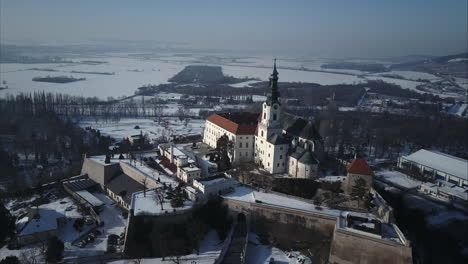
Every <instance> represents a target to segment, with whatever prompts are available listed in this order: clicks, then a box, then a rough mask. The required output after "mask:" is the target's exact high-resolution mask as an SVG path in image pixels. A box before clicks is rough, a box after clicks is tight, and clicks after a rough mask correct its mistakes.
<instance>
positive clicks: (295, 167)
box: [203, 60, 323, 178]
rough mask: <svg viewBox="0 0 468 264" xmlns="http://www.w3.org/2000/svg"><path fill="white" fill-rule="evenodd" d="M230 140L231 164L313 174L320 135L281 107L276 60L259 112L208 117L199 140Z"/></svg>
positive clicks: (306, 175) (212, 142)
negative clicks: (250, 164) (231, 144)
mask: <svg viewBox="0 0 468 264" xmlns="http://www.w3.org/2000/svg"><path fill="white" fill-rule="evenodd" d="M224 135H226V136H228V138H229V139H230V140H231V141H232V143H233V151H232V153H230V154H231V160H232V162H233V163H237V164H238V163H243V162H254V163H255V164H257V165H258V166H259V167H260V168H262V169H264V170H265V171H267V172H269V173H271V174H281V173H286V174H288V175H289V176H290V177H294V178H314V177H316V176H317V168H318V164H319V161H318V159H317V157H318V156H320V155H321V153H322V147H323V144H322V138H321V136H320V135H319V133H318V132H317V130H316V128H315V126H314V125H313V124H312V122H311V121H307V120H304V119H302V118H298V117H295V116H292V115H290V114H287V113H285V112H283V111H282V109H281V102H280V93H279V90H278V71H277V69H276V60H275V63H274V66H273V73H272V74H271V76H270V82H269V91H268V94H267V99H266V101H265V102H264V103H263V104H262V112H261V113H249V112H238V113H222V114H213V115H211V116H209V117H208V119H207V121H206V124H205V131H204V136H203V142H204V143H206V144H208V145H209V146H210V147H213V148H215V147H216V144H217V141H218V139H219V138H220V137H222V136H224Z"/></svg>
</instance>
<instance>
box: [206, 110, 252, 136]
mask: <svg viewBox="0 0 468 264" xmlns="http://www.w3.org/2000/svg"><path fill="white" fill-rule="evenodd" d="M259 116H260V114H259V113H249V112H238V113H223V114H213V115H210V116H209V117H208V118H207V120H208V121H210V122H212V123H214V124H216V125H218V126H220V127H222V128H224V129H226V130H227V131H229V132H231V133H233V134H236V135H254V134H255V131H256V129H257V123H258V119H259Z"/></svg>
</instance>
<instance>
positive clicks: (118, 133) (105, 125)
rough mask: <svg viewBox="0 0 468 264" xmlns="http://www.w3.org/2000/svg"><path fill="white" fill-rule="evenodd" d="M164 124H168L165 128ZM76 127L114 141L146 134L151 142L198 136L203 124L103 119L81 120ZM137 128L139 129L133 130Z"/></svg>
mask: <svg viewBox="0 0 468 264" xmlns="http://www.w3.org/2000/svg"><path fill="white" fill-rule="evenodd" d="M164 122H168V123H167V125H166V127H167V129H166V128H165V126H164ZM78 125H79V126H80V127H83V128H84V127H88V126H90V127H92V128H94V129H99V131H100V132H101V134H103V135H106V136H111V137H113V138H115V139H116V140H122V138H126V137H128V136H131V135H136V134H140V131H142V133H143V135H144V134H145V133H148V136H149V138H150V139H151V140H153V139H158V138H159V137H161V136H165V137H169V136H170V135H181V134H189V133H190V134H199V133H201V132H202V130H203V128H204V126H205V122H204V120H200V119H190V121H189V122H188V124H187V126H185V124H184V121H180V120H179V119H178V118H164V120H163V121H161V123H159V124H158V122H155V121H154V120H152V119H148V118H122V119H120V121H118V122H112V121H107V122H106V120H104V119H97V120H95V119H83V120H80V121H79V123H78ZM136 126H138V127H139V128H137V129H136V128H135V127H136Z"/></svg>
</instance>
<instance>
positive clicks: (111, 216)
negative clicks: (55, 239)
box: [64, 193, 127, 259]
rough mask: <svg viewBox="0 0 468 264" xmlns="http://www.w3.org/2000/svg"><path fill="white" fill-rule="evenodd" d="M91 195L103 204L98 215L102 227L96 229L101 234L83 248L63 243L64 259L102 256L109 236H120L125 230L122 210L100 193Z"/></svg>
mask: <svg viewBox="0 0 468 264" xmlns="http://www.w3.org/2000/svg"><path fill="white" fill-rule="evenodd" d="M93 194H94V195H95V196H96V197H97V198H99V200H101V201H103V202H104V209H103V210H102V212H100V213H99V216H100V217H101V220H102V221H104V226H103V227H101V228H99V229H98V230H100V231H101V232H102V234H101V235H100V236H97V237H96V239H95V241H94V242H93V243H89V244H87V245H86V246H85V247H84V248H79V247H76V246H73V245H71V243H65V251H64V258H65V259H68V258H73V257H76V256H94V255H99V254H103V253H104V252H106V250H107V237H108V236H109V235H110V234H115V235H120V233H122V232H124V230H125V224H126V222H127V220H126V219H125V218H124V217H123V216H122V210H121V209H120V208H118V207H117V206H116V205H115V203H114V201H112V200H111V199H110V198H109V197H107V195H105V194H102V193H93Z"/></svg>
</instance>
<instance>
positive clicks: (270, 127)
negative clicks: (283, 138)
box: [257, 59, 282, 139]
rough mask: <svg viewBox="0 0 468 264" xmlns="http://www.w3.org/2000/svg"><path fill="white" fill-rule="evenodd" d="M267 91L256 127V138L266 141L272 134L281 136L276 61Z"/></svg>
mask: <svg viewBox="0 0 468 264" xmlns="http://www.w3.org/2000/svg"><path fill="white" fill-rule="evenodd" d="M269 88H270V89H269V91H268V93H267V100H266V101H265V102H264V103H263V105H262V121H261V122H260V123H259V126H258V135H257V136H258V137H260V138H263V139H268V138H269V137H270V136H271V135H272V134H277V135H281V134H282V129H281V123H280V115H281V104H280V102H279V96H280V94H279V91H278V71H277V70H276V59H275V62H274V64H273V73H272V74H271V75H270V84H269Z"/></svg>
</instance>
